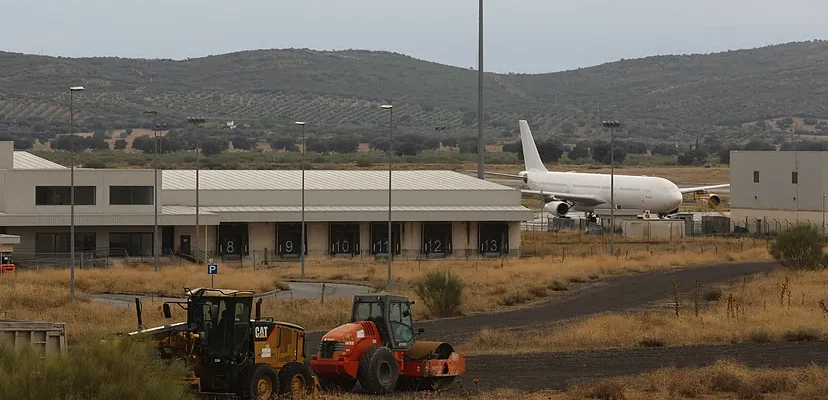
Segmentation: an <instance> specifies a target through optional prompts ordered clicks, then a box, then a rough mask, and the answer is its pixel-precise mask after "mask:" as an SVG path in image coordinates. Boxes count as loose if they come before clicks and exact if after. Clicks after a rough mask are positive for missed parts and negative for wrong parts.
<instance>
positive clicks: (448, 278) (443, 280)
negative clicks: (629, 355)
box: [415, 270, 463, 317]
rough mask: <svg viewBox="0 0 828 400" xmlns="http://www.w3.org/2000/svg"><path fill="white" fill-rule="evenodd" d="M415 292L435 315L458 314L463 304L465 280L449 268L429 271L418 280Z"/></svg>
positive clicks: (447, 315)
mask: <svg viewBox="0 0 828 400" xmlns="http://www.w3.org/2000/svg"><path fill="white" fill-rule="evenodd" d="M415 292H416V293H417V296H418V297H419V298H420V299H421V300H422V301H423V303H425V306H426V308H428V311H429V312H430V313H431V315H433V316H435V317H449V316H452V315H456V314H458V313H459V312H460V306H461V305H462V304H463V281H462V280H461V279H460V277H459V276H458V275H456V274H454V273H453V272H451V271H448V270H445V271H431V272H429V273H427V274H426V275H425V276H424V277H423V279H422V280H420V281H419V282H417V285H416V287H415Z"/></svg>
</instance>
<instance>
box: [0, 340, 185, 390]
mask: <svg viewBox="0 0 828 400" xmlns="http://www.w3.org/2000/svg"><path fill="white" fill-rule="evenodd" d="M185 374H186V369H185V368H184V367H183V366H182V365H180V364H169V365H167V364H161V363H160V362H157V361H153V360H152V359H151V358H150V354H149V352H148V350H147V346H146V344H144V343H140V342H135V341H120V342H92V341H90V342H89V343H86V344H81V345H79V346H77V347H75V348H73V349H72V350H70V351H69V353H68V355H67V356H66V357H62V358H58V357H46V358H44V359H41V358H40V357H39V355H38V354H37V353H35V352H34V351H32V349H31V348H29V347H24V348H23V349H21V350H15V349H14V347H13V346H12V345H10V344H8V343H5V342H3V343H0V376H3V379H0V399H147V400H150V399H152V400H184V399H192V398H193V397H192V396H191V395H189V394H188V393H187V392H186V387H185V386H184V385H179V384H176V383H175V382H173V379H175V377H179V376H185Z"/></svg>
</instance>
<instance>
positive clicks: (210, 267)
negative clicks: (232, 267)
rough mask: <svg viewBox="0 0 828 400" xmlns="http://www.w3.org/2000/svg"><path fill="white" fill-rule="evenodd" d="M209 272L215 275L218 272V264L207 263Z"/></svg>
mask: <svg viewBox="0 0 828 400" xmlns="http://www.w3.org/2000/svg"><path fill="white" fill-rule="evenodd" d="M207 273H208V274H210V275H215V274H217V273H218V264H208V265H207Z"/></svg>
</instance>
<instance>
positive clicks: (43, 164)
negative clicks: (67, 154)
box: [14, 151, 66, 169]
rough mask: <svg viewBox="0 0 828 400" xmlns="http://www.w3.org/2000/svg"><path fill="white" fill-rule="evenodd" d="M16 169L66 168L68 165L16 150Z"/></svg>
mask: <svg viewBox="0 0 828 400" xmlns="http://www.w3.org/2000/svg"><path fill="white" fill-rule="evenodd" d="M14 169H66V167H64V166H63V165H60V164H58V163H54V162H51V161H49V160H47V159H45V158H42V157H38V156H36V155H34V154H32V153H29V152H25V151H15V152H14Z"/></svg>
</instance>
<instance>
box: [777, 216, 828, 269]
mask: <svg viewBox="0 0 828 400" xmlns="http://www.w3.org/2000/svg"><path fill="white" fill-rule="evenodd" d="M826 242H828V240H826V236H825V235H824V234H823V233H822V232H820V229H819V228H817V227H816V226H813V225H804V224H802V225H795V226H793V227H791V228H790V229H787V230H785V231H783V232H781V233H780V234H779V235H778V236H777V237H776V240H774V241H773V243H772V244H771V248H770V253H771V255H772V256H773V258H775V259H776V260H777V261H779V262H780V263H782V265H784V266H785V267H787V268H791V269H818V268H822V267H824V266H825V255H824V254H823V250H822V249H823V247H825V244H826Z"/></svg>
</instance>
